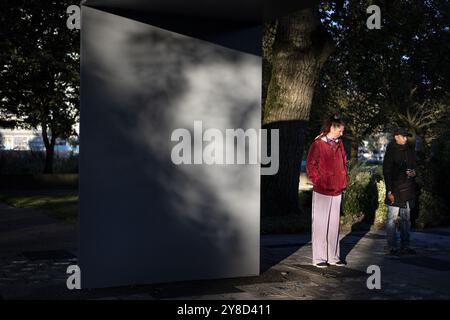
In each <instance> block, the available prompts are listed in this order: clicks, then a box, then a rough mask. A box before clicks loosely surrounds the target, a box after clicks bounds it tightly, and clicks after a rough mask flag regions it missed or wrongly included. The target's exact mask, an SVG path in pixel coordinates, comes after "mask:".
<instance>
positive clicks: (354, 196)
mask: <svg viewBox="0 0 450 320" xmlns="http://www.w3.org/2000/svg"><path fill="white" fill-rule="evenodd" d="M349 176H350V181H349V185H348V186H347V189H346V190H345V192H344V196H343V199H342V201H343V205H342V209H343V210H342V211H343V212H342V213H343V216H342V219H341V223H342V225H344V226H347V227H352V228H354V229H360V228H361V229H366V228H370V226H372V225H374V224H375V221H376V220H378V221H380V220H381V216H382V213H381V211H382V210H383V208H382V207H381V208H379V206H380V196H379V193H380V192H379V190H378V185H379V184H378V182H379V181H380V180H381V176H380V173H379V168H377V167H368V166H365V165H364V164H357V165H355V166H354V167H353V168H352V169H351V170H350V172H349ZM383 200H384V197H383ZM377 213H378V216H377ZM381 223H382V222H381Z"/></svg>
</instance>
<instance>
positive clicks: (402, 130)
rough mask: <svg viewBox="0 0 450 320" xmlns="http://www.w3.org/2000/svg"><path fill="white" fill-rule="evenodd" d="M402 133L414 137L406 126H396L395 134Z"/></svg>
mask: <svg viewBox="0 0 450 320" xmlns="http://www.w3.org/2000/svg"><path fill="white" fill-rule="evenodd" d="M399 134H400V135H402V136H405V137H412V134H411V133H409V132H408V130H406V129H405V128H400V127H399V128H395V129H394V136H396V135H399Z"/></svg>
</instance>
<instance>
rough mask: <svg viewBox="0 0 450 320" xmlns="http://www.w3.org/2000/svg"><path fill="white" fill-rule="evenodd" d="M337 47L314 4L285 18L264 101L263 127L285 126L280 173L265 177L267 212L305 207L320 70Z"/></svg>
mask: <svg viewBox="0 0 450 320" xmlns="http://www.w3.org/2000/svg"><path fill="white" fill-rule="evenodd" d="M333 49H334V43H333V42H332V41H331V39H330V37H329V36H328V34H327V33H326V32H325V31H324V29H322V28H321V27H320V26H319V20H318V18H317V16H316V14H315V10H314V9H312V8H311V9H305V10H301V11H299V12H296V13H293V14H291V15H289V16H286V17H283V18H281V19H280V20H279V22H278V29H277V33H276V36H275V41H274V44H273V50H272V58H271V62H272V73H271V79H270V83H269V87H268V90H267V96H266V99H265V104H264V106H263V128H265V129H278V130H279V137H280V140H279V156H280V159H279V160H280V161H279V171H278V173H277V174H276V175H272V176H262V177H261V212H262V215H264V216H268V215H270V216H273V215H287V214H297V213H299V206H298V184H299V175H300V165H301V161H302V156H303V148H304V140H305V135H306V124H307V123H308V120H309V115H310V108H311V102H312V98H313V93H314V86H315V84H316V82H317V79H318V76H319V72H320V70H321V68H322V66H323V64H324V63H325V61H326V59H327V58H328V56H329V55H330V54H331V52H332V51H333ZM269 145H270V144H269Z"/></svg>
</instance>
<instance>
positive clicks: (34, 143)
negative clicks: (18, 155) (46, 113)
mask: <svg viewBox="0 0 450 320" xmlns="http://www.w3.org/2000/svg"><path fill="white" fill-rule="evenodd" d="M0 150H22V151H27V150H33V151H45V145H44V141H43V139H42V135H41V132H40V130H37V129H34V130H25V129H0ZM71 152H73V153H78V147H76V148H74V147H72V146H71V145H70V144H69V143H68V142H67V141H66V140H64V139H59V138H58V139H56V145H55V153H56V154H67V153H71Z"/></svg>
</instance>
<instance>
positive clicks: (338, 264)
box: [330, 260, 347, 267]
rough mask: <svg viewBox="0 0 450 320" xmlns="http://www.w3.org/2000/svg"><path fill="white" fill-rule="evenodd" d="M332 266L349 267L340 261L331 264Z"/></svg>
mask: <svg viewBox="0 0 450 320" xmlns="http://www.w3.org/2000/svg"><path fill="white" fill-rule="evenodd" d="M330 265H332V266H337V267H344V266H346V265H347V262H345V261H342V260H339V261H336V262H331V263H330Z"/></svg>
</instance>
